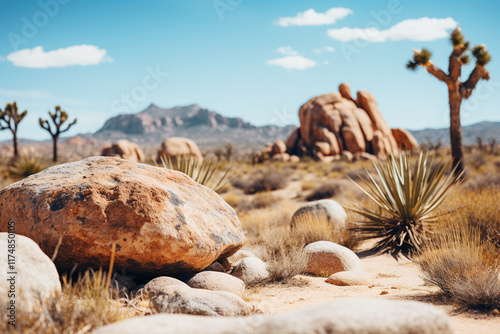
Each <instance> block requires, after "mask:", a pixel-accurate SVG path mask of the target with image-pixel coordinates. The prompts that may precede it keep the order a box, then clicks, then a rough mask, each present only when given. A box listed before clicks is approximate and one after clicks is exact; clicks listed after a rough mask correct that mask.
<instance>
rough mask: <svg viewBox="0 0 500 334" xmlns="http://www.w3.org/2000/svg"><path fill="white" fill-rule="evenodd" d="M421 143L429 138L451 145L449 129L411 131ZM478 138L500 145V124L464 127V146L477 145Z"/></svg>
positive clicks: (484, 141) (483, 123) (478, 124)
mask: <svg viewBox="0 0 500 334" xmlns="http://www.w3.org/2000/svg"><path fill="white" fill-rule="evenodd" d="M410 132H411V134H412V135H413V136H415V138H416V139H417V140H418V142H419V143H426V142H427V138H430V139H431V140H432V141H433V142H436V141H437V140H438V139H441V140H442V142H443V144H445V145H448V144H450V132H449V128H443V129H424V130H415V131H413V130H412V131H410ZM477 136H481V137H482V138H483V143H488V142H489V141H490V140H491V139H496V141H497V143H500V122H481V123H476V124H472V125H467V126H463V127H462V141H463V144H464V145H473V144H476V138H477Z"/></svg>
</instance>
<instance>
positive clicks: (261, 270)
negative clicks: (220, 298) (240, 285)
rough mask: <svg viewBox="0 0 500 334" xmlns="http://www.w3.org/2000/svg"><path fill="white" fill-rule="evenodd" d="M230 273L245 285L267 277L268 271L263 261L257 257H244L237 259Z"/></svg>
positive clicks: (253, 283)
mask: <svg viewBox="0 0 500 334" xmlns="http://www.w3.org/2000/svg"><path fill="white" fill-rule="evenodd" d="M231 275H233V276H235V277H238V278H239V279H241V280H242V281H243V282H245V284H246V285H255V284H257V283H260V282H262V281H265V280H267V279H268V278H269V271H268V270H267V265H266V264H265V262H264V261H262V260H261V259H259V258H257V257H245V258H243V259H241V260H238V261H237V262H236V263H235V264H234V266H233V270H232V271H231Z"/></svg>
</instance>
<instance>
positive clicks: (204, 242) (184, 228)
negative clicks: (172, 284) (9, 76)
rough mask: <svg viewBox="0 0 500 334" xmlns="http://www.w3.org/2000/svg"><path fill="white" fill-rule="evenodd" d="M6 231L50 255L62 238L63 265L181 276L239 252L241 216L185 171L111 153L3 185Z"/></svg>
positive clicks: (0, 200)
mask: <svg viewBox="0 0 500 334" xmlns="http://www.w3.org/2000/svg"><path fill="white" fill-rule="evenodd" d="M0 212H1V215H0V231H7V227H8V224H9V222H14V223H15V224H16V232H17V233H19V234H22V235H25V236H27V237H30V238H32V239H33V240H34V241H35V242H37V243H38V244H39V245H40V248H41V249H42V250H43V251H44V252H45V253H46V254H52V253H53V252H54V249H55V248H56V246H57V244H58V241H59V238H60V237H62V243H61V246H60V249H59V253H58V256H57V258H56V260H55V263H56V266H57V267H58V269H60V270H71V269H72V268H73V266H74V265H75V264H76V263H77V264H78V268H79V269H84V268H86V267H94V268H98V267H99V266H103V267H107V266H108V264H109V261H110V256H111V247H112V245H113V244H116V257H115V267H116V268H118V269H125V270H126V272H127V273H129V274H132V275H145V276H160V275H167V276H172V275H182V274H188V273H195V272H198V271H201V270H203V269H204V268H206V267H207V266H209V265H210V264H211V263H213V262H214V261H215V260H217V259H218V258H221V259H224V258H226V257H228V256H230V255H232V254H233V253H234V252H236V251H237V250H238V249H239V248H240V247H241V246H242V244H243V241H244V239H245V237H244V234H243V230H242V228H241V224H240V222H239V220H238V216H237V215H236V213H235V212H234V210H233V209H232V208H231V207H230V206H229V205H228V204H227V203H226V202H224V200H223V199H222V198H221V197H220V196H219V195H218V194H217V193H216V192H214V191H212V190H211V189H209V188H207V187H205V186H202V185H200V184H198V183H196V182H195V181H193V180H192V179H191V178H190V177H188V176H186V175H185V174H183V173H180V172H176V171H172V170H168V169H164V168H159V167H153V166H149V165H144V164H139V163H134V162H130V161H127V160H122V159H118V158H109V157H91V158H87V159H84V160H81V161H77V162H71V163H66V164H61V165H57V166H53V167H50V168H48V169H46V170H44V171H43V172H41V173H38V174H35V175H32V176H30V177H27V178H26V179H24V180H22V181H20V182H17V183H14V184H12V185H10V186H8V187H7V188H4V189H3V190H1V191H0Z"/></svg>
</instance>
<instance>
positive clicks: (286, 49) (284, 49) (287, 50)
mask: <svg viewBox="0 0 500 334" xmlns="http://www.w3.org/2000/svg"><path fill="white" fill-rule="evenodd" d="M278 52H279V53H281V54H282V55H285V56H296V55H298V52H297V51H295V50H294V49H292V47H291V46H280V47H279V48H278Z"/></svg>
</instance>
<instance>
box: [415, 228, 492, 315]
mask: <svg viewBox="0 0 500 334" xmlns="http://www.w3.org/2000/svg"><path fill="white" fill-rule="evenodd" d="M417 263H418V265H419V266H420V269H421V270H422V272H423V278H424V280H425V281H426V282H428V283H431V284H434V285H437V286H438V287H439V288H441V290H443V292H444V293H446V294H447V295H448V296H450V297H451V298H452V299H453V300H454V301H455V302H456V303H457V304H458V305H459V306H461V307H462V308H464V309H474V310H480V311H490V310H492V309H494V308H498V307H500V278H499V274H500V252H499V250H498V249H497V248H496V247H494V246H493V245H492V244H491V243H489V242H485V241H484V239H483V238H482V236H481V233H480V231H479V230H478V229H476V228H474V227H472V226H470V225H469V224H468V223H467V221H466V220H465V219H459V220H458V221H457V222H455V223H454V224H447V225H445V226H444V227H442V229H441V230H440V231H438V233H435V235H434V237H433V238H432V242H431V243H430V244H428V245H427V247H426V248H425V250H424V251H423V253H422V254H421V255H420V256H419V258H418V259H417Z"/></svg>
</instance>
